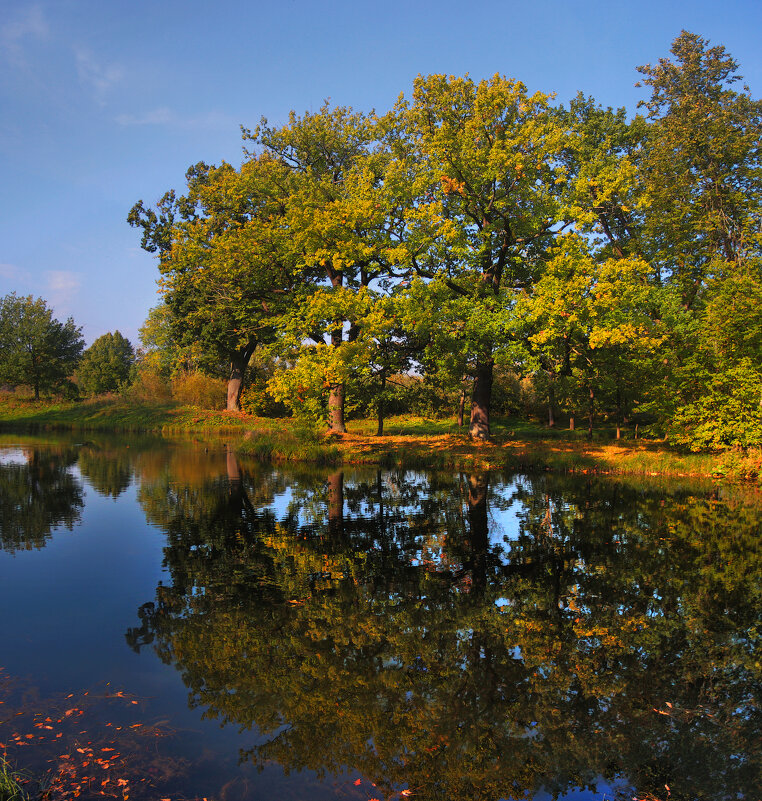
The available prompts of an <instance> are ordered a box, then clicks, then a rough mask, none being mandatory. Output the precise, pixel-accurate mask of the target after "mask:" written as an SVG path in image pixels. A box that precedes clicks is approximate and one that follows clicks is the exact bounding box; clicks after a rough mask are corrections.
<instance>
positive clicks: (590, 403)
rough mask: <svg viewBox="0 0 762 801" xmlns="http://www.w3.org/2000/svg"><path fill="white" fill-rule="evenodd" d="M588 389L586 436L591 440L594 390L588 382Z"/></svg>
mask: <svg viewBox="0 0 762 801" xmlns="http://www.w3.org/2000/svg"><path fill="white" fill-rule="evenodd" d="M588 389H589V390H590V396H589V399H588V407H587V438H588V440H589V441H590V442H592V441H593V416H594V415H595V392H594V390H593V385H592V384H590V385H589V387H588Z"/></svg>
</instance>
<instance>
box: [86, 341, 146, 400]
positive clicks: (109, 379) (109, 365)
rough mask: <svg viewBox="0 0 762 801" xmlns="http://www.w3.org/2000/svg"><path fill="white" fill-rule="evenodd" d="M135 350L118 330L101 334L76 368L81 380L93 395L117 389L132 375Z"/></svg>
mask: <svg viewBox="0 0 762 801" xmlns="http://www.w3.org/2000/svg"><path fill="white" fill-rule="evenodd" d="M134 361H135V352H134V350H133V348H132V345H131V344H130V340H129V339H127V338H126V337H123V336H122V335H121V334H120V333H119V331H114V333H113V334H112V333H108V334H104V335H103V336H100V337H98V339H96V340H95V342H93V344H92V345H91V346H90V347H89V348H88V349H87V350H86V351H85V354H84V356H83V357H82V363H81V364H80V366H79V370H78V372H77V379H78V382H79V383H80V384H81V385H82V387H84V389H85V391H86V392H88V393H89V394H90V395H98V394H100V393H102V392H115V391H116V390H117V389H119V387H120V386H121V385H123V384H125V383H126V382H127V381H128V380H129V378H130V371H131V369H132V365H133V362H134Z"/></svg>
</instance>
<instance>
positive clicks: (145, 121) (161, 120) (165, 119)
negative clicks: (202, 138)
mask: <svg viewBox="0 0 762 801" xmlns="http://www.w3.org/2000/svg"><path fill="white" fill-rule="evenodd" d="M116 122H117V124H118V125H123V126H138V125H163V126H167V127H172V128H188V129H198V128H227V127H230V126H231V125H235V122H234V120H233V118H232V117H230V116H228V115H227V114H220V113H219V112H216V111H208V112H206V113H205V114H199V115H196V116H192V117H183V116H182V115H181V114H178V113H177V112H176V111H174V110H172V109H171V108H168V107H167V106H161V107H159V108H155V109H153V110H152V111H146V112H144V113H142V114H119V115H118V116H117V117H116Z"/></svg>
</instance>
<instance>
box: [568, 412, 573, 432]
mask: <svg viewBox="0 0 762 801" xmlns="http://www.w3.org/2000/svg"><path fill="white" fill-rule="evenodd" d="M569 431H574V415H573V414H572V415H569Z"/></svg>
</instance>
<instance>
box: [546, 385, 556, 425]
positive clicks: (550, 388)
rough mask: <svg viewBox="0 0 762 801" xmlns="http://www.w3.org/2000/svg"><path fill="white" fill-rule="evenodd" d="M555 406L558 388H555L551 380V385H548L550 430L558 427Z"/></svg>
mask: <svg viewBox="0 0 762 801" xmlns="http://www.w3.org/2000/svg"><path fill="white" fill-rule="evenodd" d="M555 405H556V388H555V387H554V386H553V381H552V380H551V382H550V384H549V385H548V428H555V427H556V416H555V413H554V407H555Z"/></svg>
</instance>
